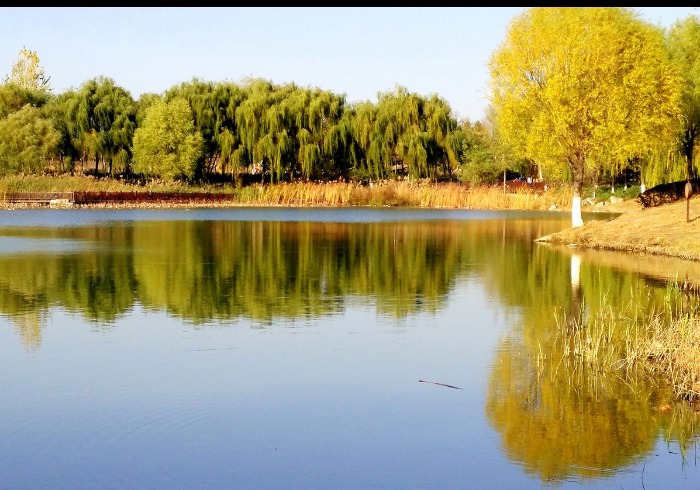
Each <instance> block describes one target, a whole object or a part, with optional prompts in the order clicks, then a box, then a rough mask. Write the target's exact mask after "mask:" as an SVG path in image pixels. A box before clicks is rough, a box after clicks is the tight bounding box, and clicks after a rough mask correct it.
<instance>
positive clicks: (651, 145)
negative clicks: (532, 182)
mask: <svg viewBox="0 0 700 490" xmlns="http://www.w3.org/2000/svg"><path fill="white" fill-rule="evenodd" d="M489 70H490V91H491V103H492V104H493V106H494V109H495V119H496V124H497V126H498V130H499V134H500V135H501V137H502V138H504V139H505V140H506V141H507V142H508V143H509V144H510V145H512V147H513V148H514V149H515V150H516V152H517V154H518V155H519V156H520V157H523V158H527V159H530V160H532V161H535V162H537V164H539V165H541V166H543V167H544V168H545V170H552V173H558V172H560V171H562V170H565V171H566V172H567V174H568V175H569V176H570V177H571V179H572V180H573V191H574V192H573V200H572V206H571V218H572V225H573V226H574V227H576V226H581V225H583V220H582V217H581V190H582V187H583V182H584V176H585V175H587V172H591V171H592V170H607V171H608V172H614V171H616V170H620V169H621V168H622V167H623V166H624V165H626V163H627V161H628V160H629V159H630V158H633V157H636V156H639V155H645V154H647V153H649V152H650V151H654V150H658V148H659V146H660V145H662V144H664V142H668V144H672V143H671V142H673V135H674V134H676V131H677V130H678V127H679V123H680V117H681V116H680V91H681V79H680V76H679V75H678V73H677V71H676V69H675V68H674V67H673V65H672V64H671V62H670V60H669V56H668V51H667V50H666V48H665V45H664V37H663V31H662V30H661V29H660V28H659V27H656V26H653V25H651V24H648V23H646V22H644V21H642V20H640V19H639V16H638V14H637V13H636V12H635V11H633V10H631V9H628V8H622V7H536V8H531V9H528V10H526V11H524V12H522V13H521V14H520V15H518V16H517V17H515V18H514V19H513V20H512V21H511V23H510V25H509V29H508V32H507V35H506V39H505V41H504V42H503V43H502V44H501V46H500V47H499V48H498V49H497V50H496V51H495V52H494V53H493V54H492V56H491V59H490V60H489Z"/></svg>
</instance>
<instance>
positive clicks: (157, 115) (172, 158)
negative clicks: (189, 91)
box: [133, 97, 204, 180]
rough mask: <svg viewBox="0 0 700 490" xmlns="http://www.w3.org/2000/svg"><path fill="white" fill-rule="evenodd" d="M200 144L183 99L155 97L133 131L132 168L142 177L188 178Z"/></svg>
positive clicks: (200, 136) (188, 109) (189, 178)
mask: <svg viewBox="0 0 700 490" xmlns="http://www.w3.org/2000/svg"><path fill="white" fill-rule="evenodd" d="M203 144H204V138H203V137H202V135H201V134H200V133H199V131H197V129H196V128H195V126H194V121H193V119H192V112H191V111H190V106H189V104H188V103H187V101H186V100H185V99H183V98H181V97H178V98H175V99H173V100H171V101H170V102H165V101H163V100H158V101H156V102H154V103H153V105H151V107H149V109H148V111H147V113H146V116H145V119H144V122H143V126H141V127H140V128H138V129H136V132H135V133H134V148H133V153H134V157H133V170H134V172H136V173H140V174H143V175H144V176H146V177H155V178H163V179H166V180H177V179H186V180H192V179H194V177H195V172H196V170H197V162H198V160H199V158H200V157H201V155H202V147H203Z"/></svg>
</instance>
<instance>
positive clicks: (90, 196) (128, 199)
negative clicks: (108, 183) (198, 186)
mask: <svg viewBox="0 0 700 490" xmlns="http://www.w3.org/2000/svg"><path fill="white" fill-rule="evenodd" d="M232 197H233V196H232V194H227V193H223V192H221V193H213V192H136V191H134V192H106V191H99V192H92V191H85V192H7V193H5V194H4V195H3V194H0V200H2V199H4V200H5V202H11V203H33V204H50V203H51V202H52V201H56V200H63V201H67V202H70V203H73V204H99V203H139V202H170V203H188V202H222V201H229V200H231V199H232Z"/></svg>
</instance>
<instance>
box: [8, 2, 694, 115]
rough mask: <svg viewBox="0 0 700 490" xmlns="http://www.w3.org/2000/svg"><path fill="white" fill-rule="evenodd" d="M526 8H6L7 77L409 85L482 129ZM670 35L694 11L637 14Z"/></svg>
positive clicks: (123, 83)
mask: <svg viewBox="0 0 700 490" xmlns="http://www.w3.org/2000/svg"><path fill="white" fill-rule="evenodd" d="M526 8H527V7H460V8H446V7H434V8H429V7H415V8H407V7H398V8H388V7H373V8H370V7H354V8H353V7H343V8H340V7H324V8H320V7H317V8H314V7H289V8H275V7H226V8H214V7H206V8H204V7H202V8H196V7H181V8H176V7H162V8H155V7H148V8H146V7H144V8H134V7H123V8H116V7H103V8H97V7H96V8H78V7H51V8H47V7H44V8H39V7H4V8H0V16H1V18H2V21H3V22H2V23H3V28H2V29H1V30H0V75H2V77H3V79H4V77H5V76H6V75H7V74H9V72H10V70H11V68H12V65H13V63H15V61H16V60H17V58H18V55H19V52H20V50H21V49H22V47H26V48H27V49H29V50H32V51H36V53H37V54H38V56H39V59H40V63H41V65H42V66H43V67H44V70H45V72H46V75H48V76H50V77H51V87H52V88H53V91H54V93H61V92H64V91H66V90H68V89H70V88H79V87H80V86H81V85H82V84H83V83H84V82H86V81H87V80H90V79H92V78H95V77H97V76H105V77H109V78H111V79H112V80H114V82H115V83H116V84H117V85H119V86H120V87H123V88H124V89H126V90H128V91H129V92H130V93H131V95H132V96H133V97H134V98H138V97H139V96H140V95H141V94H143V93H149V92H153V93H158V94H160V93H163V92H165V91H166V90H168V89H169V88H171V87H172V86H174V85H178V84H180V83H182V82H189V81H191V80H192V79H193V78H197V79H200V80H204V81H212V82H217V81H232V82H240V81H242V80H244V79H245V78H246V77H254V78H264V79H266V80H270V81H272V82H273V83H276V84H283V83H289V82H294V83H295V84H296V85H298V86H301V87H318V88H320V89H323V90H329V91H331V92H333V93H336V94H345V95H346V98H347V101H348V102H357V101H364V100H369V101H371V102H376V101H377V94H378V93H379V92H389V91H393V90H394V89H395V88H396V86H397V85H401V86H403V87H405V88H406V89H408V90H409V91H410V92H412V93H418V94H420V95H423V96H429V95H432V94H437V95H438V96H440V97H442V98H444V99H445V100H447V102H448V103H449V105H450V107H451V108H452V110H453V111H454V113H455V116H456V117H458V118H459V119H469V120H471V121H476V120H478V119H481V118H482V117H483V114H484V110H485V108H486V106H487V104H488V102H487V99H486V95H487V92H486V90H487V83H488V69H487V63H488V59H489V58H490V56H491V54H492V53H493V51H494V50H495V49H496V48H497V47H498V46H499V45H500V43H501V42H502V41H503V40H504V38H505V33H506V30H507V27H508V23H509V22H510V20H511V19H512V18H513V17H514V16H516V15H517V14H518V13H520V12H522V11H523V10H524V9H526ZM634 9H635V10H637V11H638V12H639V13H640V14H641V16H642V18H643V19H644V20H646V21H648V22H651V23H653V24H656V25H661V26H663V27H668V26H670V25H671V24H672V23H673V22H675V21H677V20H680V19H683V18H685V17H687V16H688V15H700V11H699V10H698V8H697V7H634Z"/></svg>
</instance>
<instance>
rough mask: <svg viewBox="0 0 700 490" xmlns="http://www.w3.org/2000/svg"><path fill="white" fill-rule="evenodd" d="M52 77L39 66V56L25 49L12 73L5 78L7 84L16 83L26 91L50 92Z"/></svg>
mask: <svg viewBox="0 0 700 490" xmlns="http://www.w3.org/2000/svg"><path fill="white" fill-rule="evenodd" d="M49 80H50V77H47V76H46V74H45V73H44V68H43V67H42V66H41V65H40V64H39V55H37V53H36V51H31V50H29V49H27V48H26V47H23V48H22V50H21V51H20V52H19V56H18V58H17V61H16V62H15V64H14V65H12V72H11V73H10V75H9V76H7V77H5V83H14V84H16V85H19V86H20V87H22V88H23V89H26V90H41V91H46V92H48V91H50V90H51V87H50V86H49Z"/></svg>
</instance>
